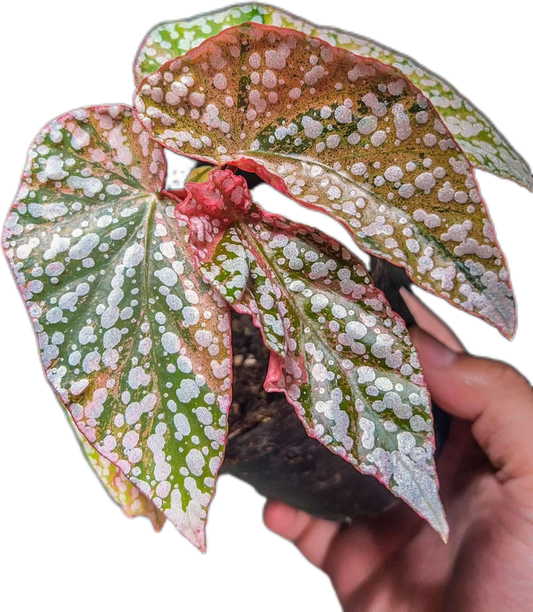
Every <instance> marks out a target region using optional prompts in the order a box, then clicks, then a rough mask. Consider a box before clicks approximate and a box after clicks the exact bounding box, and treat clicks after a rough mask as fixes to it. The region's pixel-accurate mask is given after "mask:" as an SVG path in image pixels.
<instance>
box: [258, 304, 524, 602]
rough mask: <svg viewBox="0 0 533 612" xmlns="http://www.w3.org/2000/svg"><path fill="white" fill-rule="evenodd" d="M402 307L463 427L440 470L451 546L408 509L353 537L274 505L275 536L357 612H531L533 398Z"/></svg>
mask: <svg viewBox="0 0 533 612" xmlns="http://www.w3.org/2000/svg"><path fill="white" fill-rule="evenodd" d="M404 297H406V298H407V300H406V301H408V304H409V307H410V308H411V310H412V312H413V313H414V315H415V317H416V318H417V321H418V323H419V325H420V327H418V328H414V329H413V330H412V337H413V340H414V342H415V344H416V347H417V349H418V351H419V354H420V359H421V363H422V367H423V370H424V375H425V378H426V381H427V384H428V386H429V389H430V392H431V395H432V397H433V399H434V401H435V402H436V403H438V404H439V405H440V406H441V407H442V408H443V409H444V410H446V411H448V412H449V413H450V414H451V415H452V416H453V417H454V418H453V421H452V428H451V431H450V437H449V439H448V441H447V443H446V446H445V448H444V451H443V453H442V455H441V457H440V458H439V461H438V473H439V478H440V482H441V497H442V500H443V504H444V508H445V510H446V513H447V517H448V521H449V524H450V539H449V543H448V544H447V545H445V544H443V543H442V541H441V540H440V539H439V536H438V535H437V534H436V533H435V532H434V531H433V530H432V529H431V527H429V525H427V523H425V522H424V521H422V520H421V519H420V518H418V517H417V516H416V515H415V514H414V513H413V512H412V511H411V510H410V509H409V508H407V506H405V505H403V504H402V505H400V506H398V507H396V508H393V509H392V510H391V511H389V512H387V513H385V514H382V515H380V516H379V517H374V518H372V519H366V520H364V521H361V522H358V523H356V524H353V525H351V526H349V527H343V526H340V525H339V524H337V523H332V522H329V521H325V520H322V519H316V518H313V517H311V516H309V515H308V514H306V513H305V512H302V511H301V510H296V509H294V508H291V507H289V506H286V505H285V504H282V503H280V502H276V501H269V502H268V503H267V505H266V506H265V513H264V519H265V523H266V526H267V527H268V528H269V529H271V530H272V531H274V532H275V533H277V534H279V535H280V536H282V537H284V538H286V539H287V540H289V541H291V542H293V543H294V544H295V545H296V546H297V548H298V549H299V550H300V552H301V553H302V554H303V555H304V556H305V557H306V558H307V559H308V560H309V561H310V562H311V563H313V564H314V565H316V566H317V567H319V568H320V569H322V570H323V571H324V572H325V573H326V574H327V575H328V576H329V578H330V579H331V582H332V584H333V587H334V588H335V590H336V593H337V596H338V598H339V601H340V602H341V605H342V607H343V610H345V611H347V612H356V611H357V612H366V611H369V612H388V611H394V612H404V611H405V612H407V611H409V612H418V611H423V612H428V611H431V612H440V611H450V612H451V611H453V612H470V611H471V612H480V611H483V612H492V611H494V612H496V611H497V612H502V611H503V610H505V612H522V611H524V612H525V611H528V612H529V611H531V610H533V444H531V432H533V390H532V388H531V386H530V384H529V383H528V381H527V380H526V379H525V378H524V377H523V376H522V375H521V374H519V373H518V372H517V371H516V370H514V369H513V368H511V367H510V366H508V365H506V364H504V363H501V362H497V361H491V360H488V359H481V358H478V357H473V356H470V355H468V354H466V353H465V352H464V351H463V348H462V345H461V344H460V343H459V341H458V340H457V338H455V336H454V335H453V334H452V333H451V332H450V330H449V329H447V328H446V327H445V326H444V325H443V324H442V323H441V322H440V321H439V320H438V319H437V318H436V317H435V316H434V315H433V314H432V313H430V312H429V311H427V309H425V307H424V306H423V305H422V304H421V303H420V302H418V301H417V300H416V298H414V296H412V294H409V295H408V296H404ZM422 328H424V329H425V330H426V331H423V329H422ZM428 332H431V333H428ZM436 338H439V339H438V340H437V339H436Z"/></svg>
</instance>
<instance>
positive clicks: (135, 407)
mask: <svg viewBox="0 0 533 612" xmlns="http://www.w3.org/2000/svg"><path fill="white" fill-rule="evenodd" d="M165 170H166V166H165V160H164V156H163V150H162V149H161V147H160V146H159V145H158V144H157V143H155V142H154V141H153V140H151V139H150V138H149V136H148V133H147V132H146V131H144V130H143V128H142V125H141V124H140V123H139V121H138V120H137V119H136V118H135V116H134V114H133V110H132V109H130V108H128V107H124V106H106V107H94V108H88V109H81V110H78V111H74V112H72V113H68V114H66V115H63V116H61V117H59V118H58V119H56V120H55V121H53V122H52V123H50V124H49V125H48V126H47V127H46V128H44V130H43V131H42V132H41V133H40V134H39V136H38V137H37V139H36V140H35V141H34V143H33V145H32V147H31V149H30V153H29V157H28V161H27V166H26V169H25V173H24V176H23V180H22V184H21V187H20V190H19V194H18V196H17V198H16V201H15V203H14V205H13V208H12V210H11V213H10V215H9V217H8V220H7V223H6V227H5V231H4V249H5V251H6V254H7V257H8V260H9V263H10V265H11V267H12V270H13V272H14V274H15V277H16V280H17V282H18V284H19V287H20V290H21V292H22V295H23V298H24V300H25V301H26V305H27V308H28V311H29V314H30V317H31V319H32V321H33V324H34V327H35V331H36V333H37V335H38V337H39V346H40V350H41V359H42V362H43V365H44V368H45V371H46V375H47V377H48V379H49V381H50V383H51V384H52V386H53V387H54V389H55V392H56V394H57V395H58V397H59V398H60V400H61V402H62V404H63V405H64V406H65V407H66V408H67V409H68V411H69V413H70V414H71V416H72V418H73V420H74V422H75V424H76V427H77V428H78V429H79V431H80V432H81V433H82V434H83V436H84V438H85V439H86V440H87V441H88V443H90V445H91V446H92V447H94V449H95V450H96V451H97V452H98V453H99V455H101V456H103V457H105V458H106V459H108V460H109V461H110V462H111V463H112V464H113V465H114V466H116V467H117V468H118V469H119V470H120V472H121V473H122V474H123V475H124V476H125V477H126V478H127V479H128V480H129V482H130V483H131V484H132V485H133V486H134V487H136V488H138V489H139V490H140V491H141V492H142V493H143V494H144V495H145V496H146V497H147V498H148V499H149V500H151V501H152V502H153V504H154V506H155V507H156V508H157V509H158V510H159V511H160V512H161V513H162V514H163V515H164V516H166V517H167V518H168V519H170V520H171V521H172V522H173V523H174V524H175V525H176V526H177V527H178V529H179V530H180V531H181V533H183V534H184V535H185V536H186V537H187V538H189V540H191V541H192V542H193V543H194V544H195V545H196V546H198V547H199V548H200V549H202V550H203V549H205V535H204V528H205V520H206V513H207V508H208V505H209V502H210V500H211V497H212V495H213V492H214V487H215V479H216V476H217V472H218V469H219V466H220V464H221V461H222V458H223V454H224V445H225V439H226V430H227V411H228V408H229V405H230V402H231V342H230V335H229V334H230V323H229V313H228V308H227V305H226V304H225V303H224V302H223V300H222V299H221V298H220V296H219V295H218V294H216V293H215V292H213V290H212V289H211V288H210V287H209V286H208V285H207V284H206V283H205V282H204V281H203V280H202V278H201V276H200V275H199V274H198V273H197V272H196V271H195V269H194V268H193V266H192V265H191V263H190V262H189V258H188V256H187V254H186V248H187V247H186V244H185V237H186V235H187V230H186V228H185V227H184V224H183V222H182V221H179V220H177V219H176V218H175V216H174V207H175V204H176V200H175V199H174V198H173V197H172V196H171V195H169V194H165V192H162V193H160V191H161V189H162V188H163V186H164V180H165ZM97 461H98V462H99V461H100V459H98V458H97ZM115 476H116V478H118V479H121V478H122V476H121V475H120V474H119V473H116V474H115ZM132 494H133V493H132Z"/></svg>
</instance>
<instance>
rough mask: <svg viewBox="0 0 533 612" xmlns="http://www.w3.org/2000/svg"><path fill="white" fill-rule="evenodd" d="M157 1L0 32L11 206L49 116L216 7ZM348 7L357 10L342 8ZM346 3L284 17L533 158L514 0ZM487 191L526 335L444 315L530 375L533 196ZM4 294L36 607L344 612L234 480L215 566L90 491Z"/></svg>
mask: <svg viewBox="0 0 533 612" xmlns="http://www.w3.org/2000/svg"><path fill="white" fill-rule="evenodd" d="M143 4H144V5H145V6H144V7H143ZM152 5H153V3H141V4H137V3H134V4H132V5H131V6H130V7H128V6H127V5H125V4H124V3H121V4H120V5H118V6H119V8H118V7H117V6H116V5H115V4H113V5H111V4H110V3H101V2H99V3H95V4H94V6H93V5H91V4H90V3H83V5H72V8H70V7H68V6H67V7H63V6H62V8H61V9H59V10H53V11H45V9H44V8H39V9H37V10H35V9H33V10H31V11H28V13H27V14H22V13H21V14H20V15H19V18H18V20H13V21H12V23H11V24H10V25H7V24H6V25H5V26H4V27H5V30H4V38H3V42H4V45H3V47H4V61H3V63H2V65H3V69H4V75H3V77H4V83H3V87H2V92H3V107H4V130H3V134H4V136H5V137H6V141H5V142H4V151H5V153H6V154H5V156H4V160H3V172H2V184H3V193H4V201H5V203H6V205H7V202H8V201H9V199H10V198H11V195H12V192H13V190H14V188H15V181H16V175H17V171H18V167H19V163H20V159H21V156H22V152H23V148H24V146H25V145H26V143H27V141H28V139H29V138H30V137H31V136H32V134H33V132H34V131H35V130H36V129H37V128H38V127H39V125H40V124H41V123H42V122H43V121H45V120H46V119H47V118H48V117H49V116H50V115H52V114H55V113H57V112H59V111H61V110H63V109H65V108H67V107H70V106H72V105H75V104H78V103H87V102H97V101H102V100H106V101H109V100H113V101H122V100H127V99H129V97H130V93H131V90H132V85H131V83H130V62H131V58H132V53H133V51H134V48H135V45H136V43H137V41H138V39H139V37H140V36H141V35H142V33H143V31H144V30H145V29H146V28H147V27H148V26H149V25H150V24H151V23H153V22H154V21H156V20H158V19H160V18H162V17H164V16H166V15H173V14H175V13H176V11H181V12H186V11H194V10H198V9H200V8H209V7H211V6H213V5H211V4H209V2H207V1H204V2H196V3H193V4H191V3H178V4H176V3H172V4H170V3H158V6H157V7H155V8H152ZM349 5H351V6H353V7H354V8H353V9H350V8H344V7H345V6H349ZM349 5H348V4H347V5H344V4H343V5H342V7H343V8H340V7H341V5H340V4H339V3H321V4H320V5H319V4H314V5H313V6H312V7H311V5H310V4H309V3H304V2H301V1H298V2H295V1H293V2H291V3H290V8H292V9H294V10H300V11H302V12H306V11H308V12H309V13H308V14H309V15H310V16H311V17H313V18H314V19H317V20H323V21H327V22H330V23H338V24H340V25H343V26H347V27H351V28H353V29H354V30H359V31H361V32H364V33H367V34H369V35H371V36H376V37H377V38H379V39H381V40H382V41H384V42H387V43H389V44H393V45H395V46H397V47H398V48H400V49H404V50H407V51H409V52H410V53H412V54H413V55H415V56H417V57H418V58H419V59H420V60H421V61H423V62H424V63H426V64H429V65H430V66H432V67H434V68H435V69H437V70H439V71H441V72H442V73H444V74H446V75H447V76H448V77H449V78H450V79H451V80H453V81H455V82H456V83H457V84H458V86H459V87H461V88H462V89H463V90H464V91H465V92H466V93H467V94H468V95H469V96H470V97H471V98H472V99H473V100H474V101H475V102H477V103H478V104H479V105H481V106H482V107H483V108H484V109H485V110H486V112H488V113H489V114H490V115H491V116H492V117H493V118H494V119H495V121H496V123H498V124H499V125H500V126H501V128H502V129H503V130H505V131H506V132H507V134H509V136H510V138H512V139H513V141H514V142H515V143H516V145H517V147H518V148H519V149H520V150H522V152H524V153H525V154H526V156H527V157H529V158H530V159H531V158H532V157H533V147H532V142H533V130H532V123H531V122H532V119H531V110H530V107H531V104H530V96H531V92H530V87H531V82H530V74H531V71H530V66H529V58H530V57H531V50H532V49H531V43H530V39H529V38H528V36H529V33H526V27H527V25H526V23H525V20H524V19H523V17H521V16H520V11H519V10H518V6H519V4H518V3H511V2H507V3H506V4H505V6H506V8H507V9H508V10H507V11H506V12H505V14H504V13H496V12H492V13H490V14H482V13H479V12H475V11H474V10H470V11H466V10H465V9H464V3H463V6H461V8H460V9H454V8H452V7H453V6H454V5H447V4H443V8H442V10H440V11H439V12H438V13H437V12H436V11H431V9H430V8H428V7H429V5H428V4H424V5H423V4H420V5H417V4H413V5H411V4H404V5H398V4H396V3H395V4H394V6H396V7H397V8H396V9H394V11H393V10H391V9H389V8H385V7H384V6H382V5H381V4H378V3H349ZM45 6H50V5H45ZM513 6H514V7H516V8H517V10H516V11H513ZM15 10H16V8H15ZM480 180H481V182H482V185H483V189H484V194H485V196H486V198H487V200H488V202H489V206H490V209H491V211H492V214H493V216H494V218H495V220H496V224H497V228H498V230H499V234H500V238H501V242H502V243H503V245H504V247H505V250H506V251H507V253H508V254H509V257H510V259H511V263H512V269H513V274H514V279H515V283H516V287H517V292H518V294H519V299H520V305H521V309H522V321H521V331H520V335H519V337H518V339H517V340H516V341H515V342H514V343H508V342H506V341H504V340H502V339H501V338H500V337H499V336H498V334H496V333H495V332H494V331H493V330H490V329H487V328H486V327H485V326H484V325H483V324H481V323H479V322H477V321H474V320H472V319H470V318H468V317H466V316H464V315H461V314H458V313H455V312H454V311H453V310H452V309H450V308H447V307H446V306H443V305H440V304H439V305H438V308H439V310H440V311H441V313H442V314H443V316H444V317H445V318H446V319H447V320H448V321H449V323H450V324H452V325H453V326H454V327H455V328H456V330H457V331H458V332H459V333H460V334H461V336H462V337H463V339H464V340H465V341H466V343H467V345H468V346H469V347H470V348H471V349H472V350H474V351H477V352H480V353H483V354H489V355H494V356H500V357H502V358H506V359H509V360H511V361H512V362H513V363H515V364H517V365H518V366H520V367H521V368H523V369H524V370H525V371H526V372H531V357H530V345H531V342H532V340H533V306H532V302H533V298H532V296H531V291H530V288H529V285H530V279H531V267H530V257H531V255H530V254H531V208H532V206H533V197H532V196H531V195H530V194H528V193H527V192H526V191H525V190H522V189H520V188H518V187H516V186H513V185H511V184H506V183H504V182H501V181H497V180H495V179H493V178H489V177H488V176H487V175H481V176H480ZM0 283H1V285H0V290H1V291H2V301H1V304H2V306H1V309H2V310H1V312H2V319H3V326H2V331H1V342H2V351H1V356H2V363H1V368H2V370H1V372H2V385H3V387H2V389H3V394H2V407H3V411H2V413H3V422H2V425H3V428H2V438H1V439H2V442H3V449H2V450H3V454H4V459H5V460H6V461H5V466H4V470H3V493H4V499H5V501H4V508H7V510H8V518H7V519H6V520H5V522H4V528H6V527H7V530H8V531H9V533H10V534H14V535H15V536H16V537H15V541H16V546H15V548H14V550H13V553H12V560H13V561H12V569H13V570H14V571H15V572H16V573H18V574H20V575H26V576H28V577H29V578H30V579H31V583H32V584H33V585H35V586H38V588H40V589H42V590H41V594H42V595H41V597H42V600H43V601H46V600H48V599H49V597H52V596H53V595H54V593H57V589H58V588H59V589H61V590H62V592H66V591H63V589H69V587H68V585H69V584H70V585H71V587H70V588H72V589H73V592H77V593H78V596H79V595H81V594H82V593H83V592H90V593H92V594H94V595H95V596H96V597H97V599H96V601H98V602H100V603H103V602H105V601H107V599H106V597H105V595H104V592H103V591H101V589H102V588H104V584H105V585H106V587H105V589H106V592H107V589H111V591H116V596H117V597H119V596H120V597H126V598H128V596H129V593H131V596H133V597H136V595H135V594H136V593H139V592H142V593H143V596H147V597H149V599H150V600H151V601H152V603H153V604H156V605H157V604H163V605H164V604H166V603H167V601H168V602H170V603H173V604H174V605H176V606H179V605H180V604H183V603H184V602H185V598H188V597H192V600H190V601H191V602H196V604H195V608H196V609H200V610H203V609H210V608H211V607H214V606H215V605H217V604H221V603H222V602H224V601H228V602H231V604H230V605H231V606H232V607H233V609H236V610H245V609H246V610H248V609H259V610H261V609H267V608H269V609H270V608H271V607H272V606H273V605H274V606H276V607H277V608H279V609H281V610H285V609H287V610H288V609H290V608H293V607H294V609H297V610H298V609H302V608H304V607H305V608H307V607H308V605H307V604H305V603H304V602H307V601H309V599H311V601H312V602H313V604H312V609H313V610H334V609H335V605H334V604H333V602H332V600H331V596H330V593H329V591H328V587H327V585H326V583H325V582H324V580H323V579H322V577H321V576H320V575H318V574H316V573H315V572H313V570H312V569H310V568H309V567H308V566H306V565H305V564H304V563H303V562H302V561H301V560H300V559H299V557H298V556H297V555H296V554H295V553H294V552H293V551H292V550H291V549H290V548H289V547H287V546H285V545H283V544H282V543H280V542H279V541H277V540H276V539H274V538H272V537H270V536H269V535H267V534H266V533H265V532H264V531H263V530H262V529H261V527H260V526H258V522H257V512H258V511H257V507H258V504H259V500H258V499H257V498H255V497H254V496H253V495H252V494H251V493H250V492H249V491H248V490H247V489H245V488H244V487H242V486H239V485H238V484H235V483H233V482H229V481H226V482H224V484H223V486H222V490H221V496H220V499H219V500H218V501H217V503H216V506H215V512H214V518H213V525H212V529H211V534H212V551H211V554H210V555H209V557H208V559H207V560H203V559H201V558H199V557H197V555H195V553H194V552H192V551H191V550H190V549H189V548H188V547H187V546H186V545H185V544H183V543H181V542H180V541H179V539H178V537H177V536H176V535H175V534H174V533H173V532H172V531H171V530H168V531H167V533H166V534H165V536H164V537H162V538H154V537H152V536H151V535H150V533H149V531H148V528H147V527H146V525H144V524H143V523H140V522H139V523H136V524H127V523H126V522H124V521H123V520H122V519H121V518H120V516H119V515H118V514H117V512H116V511H115V510H114V508H113V507H112V506H110V505H109V504H108V503H107V502H106V500H105V499H104V497H103V496H102V494H101V493H100V490H99V489H98V488H97V487H96V485H95V484H93V483H92V481H91V476H90V474H89V473H88V472H87V470H86V468H85V467H84V465H83V463H82V461H81V459H80V458H79V457H78V455H77V449H76V447H75V446H74V444H73V443H72V442H71V440H70V438H69V436H68V433H67V431H66V430H65V428H64V426H63V423H62V420H61V417H60V414H59V411H58V410H57V408H56V407H55V405H54V403H53V401H52V399H51V396H50V394H49V392H48V391H47V389H46V388H45V386H44V385H43V383H42V380H41V378H40V370H39V368H38V366H37V363H36V360H35V356H34V347H33V344H32V340H31V336H30V334H29V333H28V328H27V326H26V323H25V320H24V317H23V314H22V311H21V308H20V305H19V303H18V301H17V298H16V295H15V292H14V291H13V289H12V285H11V283H10V281H9V279H8V276H7V274H5V273H3V272H2V273H1V275H0ZM43 572H44V573H43ZM48 572H53V575H54V576H55V578H54V579H53V580H51V579H48V578H45V576H46V575H48ZM114 580H116V581H117V582H114ZM200 584H202V585H203V587H202V589H201V590H199V589H198V585H200ZM167 593H168V595H172V599H170V598H169V599H167ZM24 595H25V594H24V593H22V596H23V597H24ZM117 601H121V599H119V600H117ZM192 605H193V604H192V603H191V604H190V606H189V605H187V606H186V609H189V607H191V608H192Z"/></svg>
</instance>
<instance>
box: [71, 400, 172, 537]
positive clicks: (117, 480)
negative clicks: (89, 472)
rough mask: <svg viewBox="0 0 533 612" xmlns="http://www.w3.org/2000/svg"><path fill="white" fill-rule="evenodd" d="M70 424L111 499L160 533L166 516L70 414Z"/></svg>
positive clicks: (131, 515) (127, 512)
mask: <svg viewBox="0 0 533 612" xmlns="http://www.w3.org/2000/svg"><path fill="white" fill-rule="evenodd" d="M67 415H68V420H69V423H70V424H71V426H72V429H73V430H74V432H75V434H76V437H77V438H78V442H79V443H80V446H81V449H82V451H83V454H84V455H85V457H86V459H87V461H88V462H89V464H90V465H91V467H92V468H93V470H94V471H95V473H96V475H97V476H98V478H99V479H100V482H101V483H102V484H103V485H104V487H105V489H106V491H107V492H108V493H109V495H110V496H111V498H112V499H113V500H114V501H115V502H116V503H117V504H118V505H119V506H120V507H121V508H122V511H123V512H124V514H125V515H126V516H129V517H132V518H133V517H135V516H145V517H146V518H148V519H150V521H151V523H152V525H153V527H154V529H155V530H156V531H160V530H161V529H162V528H163V525H164V524H165V516H164V515H163V514H162V513H161V511H160V510H158V508H157V507H156V506H155V504H154V502H153V501H151V500H150V499H148V498H147V497H146V496H145V495H144V494H143V493H141V491H140V490H139V489H138V488H137V487H136V486H135V485H134V484H132V483H131V482H130V481H129V480H128V479H127V478H126V477H125V476H124V474H123V473H122V470H121V469H120V468H118V467H117V466H116V465H115V464H113V463H111V461H109V459H106V457H104V456H103V455H101V454H100V453H99V452H98V451H97V450H96V449H95V448H94V446H91V445H90V444H89V442H87V440H86V438H85V436H84V435H83V434H82V433H81V432H80V430H79V429H78V428H77V427H76V423H75V422H74V420H73V418H72V416H71V414H70V412H68V411H67Z"/></svg>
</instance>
